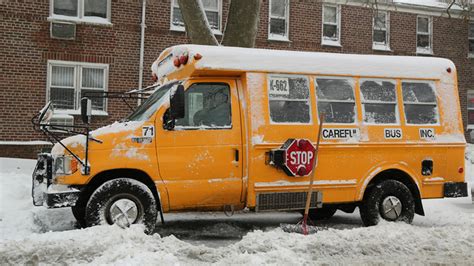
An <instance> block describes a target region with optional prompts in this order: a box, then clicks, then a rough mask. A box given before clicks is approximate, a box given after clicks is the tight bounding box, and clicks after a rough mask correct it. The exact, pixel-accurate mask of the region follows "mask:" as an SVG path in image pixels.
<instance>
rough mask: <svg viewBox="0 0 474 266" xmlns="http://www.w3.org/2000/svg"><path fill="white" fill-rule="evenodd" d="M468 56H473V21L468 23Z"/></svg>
mask: <svg viewBox="0 0 474 266" xmlns="http://www.w3.org/2000/svg"><path fill="white" fill-rule="evenodd" d="M468 38H469V56H470V57H474V22H470V23H469V37H468Z"/></svg>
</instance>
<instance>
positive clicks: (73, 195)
mask: <svg viewBox="0 0 474 266" xmlns="http://www.w3.org/2000/svg"><path fill="white" fill-rule="evenodd" d="M52 168H53V157H52V156H51V154H49V153H41V154H39V155H38V162H37V163H36V167H35V170H34V172H33V180H32V181H33V182H32V189H31V196H32V197H33V205H35V206H45V207H48V208H61V207H71V206H74V205H76V201H77V199H78V198H79V195H80V194H81V191H80V190H78V189H75V188H71V187H69V186H64V185H55V184H52V179H53V170H52Z"/></svg>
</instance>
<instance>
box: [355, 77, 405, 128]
mask: <svg viewBox="0 0 474 266" xmlns="http://www.w3.org/2000/svg"><path fill="white" fill-rule="evenodd" d="M364 81H380V82H383V81H387V82H391V83H393V84H394V85H395V87H394V90H395V101H393V102H388V101H373V100H365V98H364V94H363V93H362V88H361V85H362V83H363V82H364ZM397 86H398V83H397V80H395V79H378V78H361V79H359V91H360V103H361V106H362V123H364V124H366V125H373V126H392V125H400V112H399V110H398V109H399V108H398V92H397ZM365 104H386V105H392V104H395V118H396V122H395V123H370V122H365Z"/></svg>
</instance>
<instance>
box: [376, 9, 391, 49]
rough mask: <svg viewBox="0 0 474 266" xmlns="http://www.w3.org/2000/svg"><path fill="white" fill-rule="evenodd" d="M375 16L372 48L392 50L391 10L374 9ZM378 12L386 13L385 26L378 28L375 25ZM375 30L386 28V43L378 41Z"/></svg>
mask: <svg viewBox="0 0 474 266" xmlns="http://www.w3.org/2000/svg"><path fill="white" fill-rule="evenodd" d="M374 12H375V14H374V17H373V18H372V49H373V50H379V51H390V12H388V11H380V10H376V11H374ZM378 13H384V14H385V28H382V29H378V28H376V27H375V18H376V16H377V14H378ZM375 30H384V31H385V40H386V43H380V42H376V41H375V40H374V33H375Z"/></svg>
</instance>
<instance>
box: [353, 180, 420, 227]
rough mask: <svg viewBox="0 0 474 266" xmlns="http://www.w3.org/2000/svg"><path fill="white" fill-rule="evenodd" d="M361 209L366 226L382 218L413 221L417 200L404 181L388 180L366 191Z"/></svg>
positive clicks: (361, 215) (394, 220)
mask: <svg viewBox="0 0 474 266" xmlns="http://www.w3.org/2000/svg"><path fill="white" fill-rule="evenodd" d="M384 203H385V204H386V206H384ZM400 205H401V208H400ZM359 210H360V217H361V219H362V222H363V223H364V225H365V226H372V225H376V224H378V222H379V221H380V218H382V219H384V220H387V221H393V222H398V221H402V222H406V223H411V222H412V221H413V217H414V216H415V201H414V199H413V195H412V194H411V192H410V190H409V189H408V188H407V187H406V186H405V185H404V184H403V183H401V182H399V181H396V180H386V181H383V182H381V183H379V184H377V185H375V186H373V187H371V188H369V189H368V190H367V191H366V194H365V195H364V200H363V202H362V204H361V206H360V207H359Z"/></svg>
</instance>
